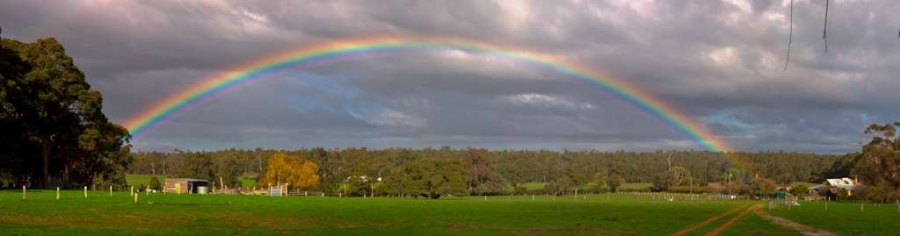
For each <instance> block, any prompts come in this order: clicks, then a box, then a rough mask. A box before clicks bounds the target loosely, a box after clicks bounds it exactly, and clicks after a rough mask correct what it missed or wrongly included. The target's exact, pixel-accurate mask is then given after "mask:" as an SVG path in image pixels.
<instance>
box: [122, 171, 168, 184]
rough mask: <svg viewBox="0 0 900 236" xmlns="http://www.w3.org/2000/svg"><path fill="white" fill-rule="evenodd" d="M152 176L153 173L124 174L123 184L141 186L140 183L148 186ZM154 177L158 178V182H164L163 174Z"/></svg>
mask: <svg viewBox="0 0 900 236" xmlns="http://www.w3.org/2000/svg"><path fill="white" fill-rule="evenodd" d="M152 177H153V175H134V174H129V175H125V184H127V185H131V186H141V185H142V184H143V185H144V186H150V178H152ZM156 177H157V178H159V183H161V184H166V177H165V176H162V175H157V176H156Z"/></svg>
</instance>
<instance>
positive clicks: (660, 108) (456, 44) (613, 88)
mask: <svg viewBox="0 0 900 236" xmlns="http://www.w3.org/2000/svg"><path fill="white" fill-rule="evenodd" d="M410 50H412V51H428V50H433V51H462V52H467V53H475V54H481V55H487V56H491V57H497V58H503V59H507V60H512V61H515V62H517V63H526V64H530V65H534V66H538V67H541V68H543V69H548V70H552V71H555V72H557V73H561V74H564V75H567V76H568V77H571V78H575V79H578V80H582V81H586V82H589V83H591V84H594V85H596V86H598V87H600V88H602V89H604V90H606V91H609V92H611V93H613V94H615V95H616V96H618V97H620V98H621V99H623V100H625V101H627V102H628V103H631V104H632V105H634V106H635V107H637V108H639V109H641V110H643V111H644V112H646V113H647V114H650V115H652V116H653V117H654V118H656V119H657V120H659V121H660V122H662V123H664V124H666V125H668V126H670V127H672V128H674V129H675V130H677V131H678V132H680V133H682V134H684V135H685V136H686V137H688V138H690V139H691V140H692V141H694V142H695V143H696V144H697V145H699V146H701V147H702V148H704V149H706V150H709V151H713V152H726V153H727V152H729V151H730V148H729V147H728V145H727V144H726V143H725V142H723V141H722V140H721V139H719V138H718V137H717V136H716V135H714V134H713V133H711V132H710V131H709V130H707V129H706V128H704V127H703V126H701V125H699V124H698V123H697V122H696V121H694V120H692V119H691V118H689V116H687V115H686V114H685V113H683V112H680V111H679V110H678V109H676V108H675V107H673V106H671V105H669V104H668V103H666V102H665V101H663V100H660V99H659V98H657V97H655V96H653V95H652V94H650V93H648V92H646V91H643V90H640V89H638V88H637V87H634V86H633V85H630V84H628V83H627V82H625V81H623V80H618V79H614V78H613V77H611V76H609V75H608V74H606V73H603V72H601V71H599V70H596V69H591V68H590V67H586V66H583V65H580V64H578V63H575V62H572V61H568V60H566V59H564V58H561V57H558V56H554V55H550V54H544V53H538V52H533V51H529V50H523V49H518V48H512V47H505V46H499V45H493V44H488V43H484V42H477V41H472V40H464V39H451V38H421V37H377V38H361V39H350V40H340V41H331V42H327V43H324V44H319V45H315V46H310V47H303V48H300V49H296V50H289V51H287V52H285V53H281V54H277V55H274V56H270V57H265V58H262V59H259V60H255V61H251V62H250V63H247V64H244V65H241V66H238V67H235V68H233V69H231V70H228V71H227V72H225V73H222V74H219V75H215V76H212V77H210V78H207V79H205V80H203V81H202V82H201V83H198V84H196V85H194V86H192V87H189V88H187V89H184V90H181V91H180V92H177V93H175V94H173V95H171V96H168V97H166V98H165V99H163V100H161V101H160V102H158V103H156V104H155V105H153V106H152V107H150V108H149V109H146V110H144V111H143V112H142V113H140V114H138V115H137V116H134V117H132V118H131V119H128V120H127V121H126V122H125V127H126V128H128V130H129V131H130V132H131V134H132V135H133V136H134V138H135V140H137V139H138V138H140V137H142V136H143V135H146V133H147V132H148V131H150V130H152V128H153V127H157V126H159V125H162V124H164V123H166V122H167V121H168V120H170V119H172V118H173V117H174V116H176V115H177V114H178V113H180V112H184V111H187V110H190V109H191V108H192V107H193V106H195V105H197V104H200V103H203V102H204V101H206V100H209V99H213V98H215V97H217V96H218V95H220V94H222V93H226V92H228V91H230V90H231V89H232V88H235V87H236V86H239V85H241V84H246V83H250V82H252V81H253V80H254V79H255V78H259V77H260V75H263V74H265V73H267V72H272V71H278V70H280V69H284V68H288V67H292V66H298V65H307V64H316V63H327V62H329V61H332V60H337V59H341V58H346V57H354V56H358V55H372V54H379V53H392V52H402V51H410Z"/></svg>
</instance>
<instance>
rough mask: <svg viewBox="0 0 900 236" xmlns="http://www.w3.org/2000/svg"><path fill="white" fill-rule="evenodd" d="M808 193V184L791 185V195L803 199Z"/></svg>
mask: <svg viewBox="0 0 900 236" xmlns="http://www.w3.org/2000/svg"><path fill="white" fill-rule="evenodd" d="M807 194H809V186H806V184H794V185H792V186H791V195H794V196H797V197H798V198H801V199H802V198H803V197H806V195H807Z"/></svg>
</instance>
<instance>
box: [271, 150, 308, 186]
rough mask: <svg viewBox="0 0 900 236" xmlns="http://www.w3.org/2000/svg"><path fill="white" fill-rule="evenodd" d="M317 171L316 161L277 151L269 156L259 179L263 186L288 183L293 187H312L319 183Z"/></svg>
mask: <svg viewBox="0 0 900 236" xmlns="http://www.w3.org/2000/svg"><path fill="white" fill-rule="evenodd" d="M317 171H318V166H317V165H316V163H313V162H311V161H307V160H304V159H302V158H300V157H297V156H289V155H288V154H287V153H285V152H278V153H275V155H272V158H269V165H268V167H267V168H266V174H265V175H264V176H263V178H262V179H261V180H260V184H262V185H263V186H267V185H284V184H288V187H290V188H294V189H309V188H314V187H316V186H317V185H319V175H318V174H317Z"/></svg>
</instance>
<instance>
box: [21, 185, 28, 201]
mask: <svg viewBox="0 0 900 236" xmlns="http://www.w3.org/2000/svg"><path fill="white" fill-rule="evenodd" d="M27 196H28V190H25V185H24V184H23V185H22V200H26V199H28V197H27Z"/></svg>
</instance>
